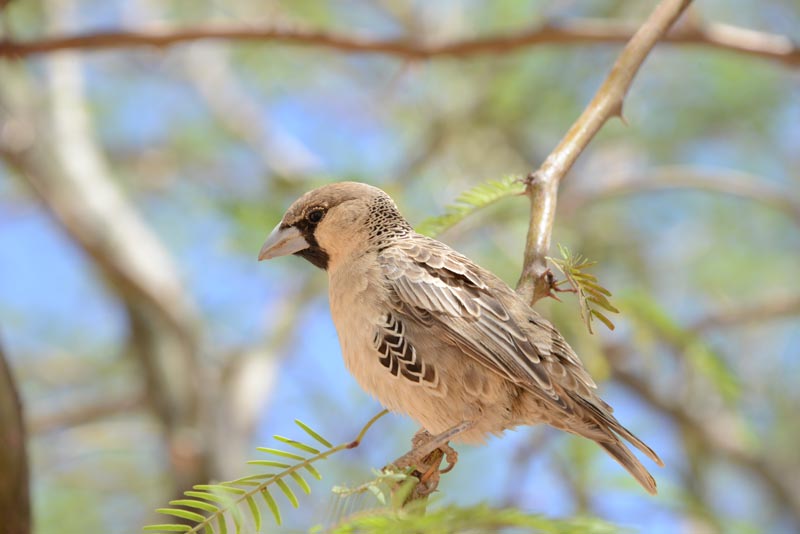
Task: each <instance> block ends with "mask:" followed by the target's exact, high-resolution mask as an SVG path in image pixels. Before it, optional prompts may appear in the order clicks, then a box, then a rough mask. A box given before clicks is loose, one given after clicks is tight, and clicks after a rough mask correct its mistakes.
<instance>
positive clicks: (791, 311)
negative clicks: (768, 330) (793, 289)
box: [689, 295, 800, 332]
mask: <svg viewBox="0 0 800 534" xmlns="http://www.w3.org/2000/svg"><path fill="white" fill-rule="evenodd" d="M795 315H800V295H784V296H781V297H772V298H769V299H767V300H765V301H764V302H760V303H753V304H748V303H746V302H743V303H740V304H738V305H737V306H735V307H732V308H726V309H724V310H721V311H718V312H716V313H709V314H708V315H706V316H705V317H703V318H701V319H699V320H698V321H697V322H695V323H694V324H693V325H692V326H691V327H689V330H690V331H691V332H705V331H707V330H711V329H714V328H725V327H729V326H734V325H741V324H747V323H757V322H764V321H770V320H774V319H780V318H783V317H791V316H795Z"/></svg>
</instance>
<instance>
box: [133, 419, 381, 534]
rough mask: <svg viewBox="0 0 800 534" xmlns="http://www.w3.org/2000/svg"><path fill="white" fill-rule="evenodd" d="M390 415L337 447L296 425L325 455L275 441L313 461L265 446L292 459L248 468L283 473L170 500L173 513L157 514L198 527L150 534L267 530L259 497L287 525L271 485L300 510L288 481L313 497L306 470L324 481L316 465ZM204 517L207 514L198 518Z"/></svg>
mask: <svg viewBox="0 0 800 534" xmlns="http://www.w3.org/2000/svg"><path fill="white" fill-rule="evenodd" d="M386 413H387V412H386V410H384V411H382V412H381V413H379V414H378V415H376V416H375V417H373V418H372V419H370V420H369V422H367V424H366V425H364V427H363V428H362V429H361V432H360V433H359V434H358V436H357V437H356V439H355V441H351V442H347V443H342V444H340V445H337V446H333V445H331V443H330V442H329V441H328V440H326V439H325V438H323V437H322V436H320V435H319V434H318V433H317V432H315V431H314V430H312V429H311V428H310V427H308V425H306V424H304V423H301V422H300V421H296V423H297V426H299V427H300V428H301V429H302V430H303V431H304V432H305V433H306V434H308V435H310V436H311V437H312V438H314V439H315V440H316V441H317V442H319V443H320V444H323V445H325V447H326V448H325V450H319V449H317V448H316V447H312V446H311V445H308V444H306V443H303V442H302V441H298V440H294V439H290V438H285V437H283V436H275V439H276V440H277V441H278V442H280V443H285V444H287V445H289V446H291V447H293V448H295V449H297V450H300V451H303V452H305V453H310V454H312V456H309V457H305V456H301V455H299V454H296V453H294V452H289V451H284V450H281V449H275V448H270V447H259V448H258V450H259V451H260V452H263V453H266V454H270V455H273V456H277V457H280V458H282V459H284V458H285V459H287V461H275V460H260V459H259V460H252V461H250V462H248V463H250V464H251V465H257V466H261V467H268V468H272V469H278V471H276V472H267V473H258V474H255V475H249V476H246V477H242V478H239V479H236V480H232V481H228V482H221V483H219V484H198V485H196V486H194V487H193V488H192V489H191V490H188V491H185V492H184V495H185V496H186V498H185V499H176V500H174V501H170V503H169V504H170V506H171V508H159V509H158V510H156V511H157V512H159V513H162V514H165V515H170V516H174V517H178V518H181V519H184V520H187V521H191V522H193V523H195V524H194V525H183V524H180V525H177V524H157V525H148V526H146V527H144V531H146V532H186V533H189V534H193V533H197V532H207V533H210V534H215V533H216V532H217V531H216V530H215V528H214V525H215V524H216V526H217V527H218V529H219V532H220V533H221V534H227V532H228V527H229V523H228V522H229V521H231V522H232V523H233V525H234V528H235V531H236V532H237V533H239V532H242V528H243V526H245V525H247V524H248V523H249V525H252V527H254V529H255V531H260V530H261V524H262V517H261V511H260V509H259V507H258V503H257V501H256V497H257V496H258V495H259V494H260V495H261V498H262V500H263V501H264V503H266V505H267V508H269V510H270V513H271V514H272V517H273V518H274V519H275V522H276V523H277V524H279V525H280V524H281V512H280V508H279V506H278V503H277V502H276V501H275V499H274V498H273V496H272V494H271V493H270V491H269V490H270V486H274V487H277V488H278V489H279V490H280V491H281V493H283V494H284V495H285V496H286V498H287V499H288V500H289V503H290V504H291V505H292V506H293V507H295V508H297V507H298V506H300V501H299V499H298V498H297V495H296V494H295V491H294V490H293V489H292V488H291V487H290V486H289V484H288V483H287V480H289V479H291V480H293V481H294V483H295V484H296V485H297V487H299V488H300V489H301V490H302V491H303V493H306V494H310V493H311V486H309V484H308V482H307V481H306V479H305V478H303V476H302V475H300V471H302V470H306V471H308V472H309V473H310V474H311V475H312V476H313V477H314V478H316V479H319V478H321V476H320V474H319V471H317V470H316V468H314V467H313V465H312V464H314V463H315V462H319V461H321V460H324V459H325V458H328V457H329V456H331V455H333V454H335V453H337V452H340V451H344V450H347V449H351V448H353V447H354V446H355V445H354V444H357V443H358V442H360V441H361V439H363V437H364V434H366V432H367V430H369V428H370V427H371V426H372V425H373V424H374V423H375V422H376V421H377V420H378V419H379V418H380V417H382V416H384V415H385V414H386ZM198 511H199V512H202V513H198Z"/></svg>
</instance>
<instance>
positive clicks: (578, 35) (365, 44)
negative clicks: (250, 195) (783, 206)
mask: <svg viewBox="0 0 800 534" xmlns="http://www.w3.org/2000/svg"><path fill="white" fill-rule="evenodd" d="M635 31H636V26H633V25H631V24H629V23H625V22H617V21H607V20H592V19H584V20H581V19H579V20H573V21H566V22H548V23H545V24H543V25H541V26H537V27H535V28H531V29H527V30H524V31H521V32H516V33H508V34H501V35H491V36H487V37H479V38H475V39H463V40H459V41H455V42H450V43H436V44H430V43H415V42H412V41H409V40H405V39H371V38H368V37H361V36H352V35H345V34H336V33H331V32H326V31H322V30H308V29H299V28H296V27H285V28H280V27H275V28H252V27H245V28H242V27H235V26H228V27H226V26H199V27H195V28H179V29H175V28H171V29H160V28H159V29H153V28H151V29H141V30H130V31H124V30H111V31H105V32H93V33H84V34H77V35H62V36H55V37H47V38H41V39H36V40H31V41H16V40H14V39H2V40H0V58H15V57H16V58H25V57H30V56H35V55H39V54H46V53H50V52H54V51H57V50H84V51H92V50H95V51H96V50H109V49H119V48H134V47H151V48H162V49H163V48H168V47H171V46H174V45H178V44H182V43H189V42H194V41H200V40H224V41H242V42H260V43H265V42H275V43H282V44H288V45H295V46H309V47H319V48H327V49H330V50H332V51H335V52H345V53H359V54H374V55H387V56H394V57H399V58H403V59H415V60H424V59H430V58H433V57H439V56H442V57H454V58H467V57H471V56H476V55H485V54H507V53H509V52H513V51H516V50H521V49H524V48H529V47H533V46H542V45H552V44H561V45H578V44H618V43H625V42H628V41H629V40H630V39H631V37H632V36H633V35H634V32H635ZM663 42H666V43H673V44H688V45H701V46H707V47H710V48H714V49H719V50H728V51H732V52H737V53H739V54H744V55H748V56H753V57H760V58H766V59H771V60H774V61H778V62H781V63H783V64H785V65H788V66H797V65H800V48H799V47H798V46H797V45H796V44H795V43H793V42H792V40H791V39H790V38H789V37H787V36H785V35H775V34H770V33H765V32H759V31H755V30H751V29H747V28H739V27H736V26H730V25H727V24H719V23H706V24H697V25H691V26H687V27H685V28H680V29H677V30H676V31H674V32H672V33H670V34H669V35H666V36H664V37H663Z"/></svg>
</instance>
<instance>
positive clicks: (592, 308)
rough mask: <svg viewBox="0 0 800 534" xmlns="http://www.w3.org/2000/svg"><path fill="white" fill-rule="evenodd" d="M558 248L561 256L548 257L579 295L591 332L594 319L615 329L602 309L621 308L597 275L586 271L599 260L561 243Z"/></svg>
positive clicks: (581, 309)
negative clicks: (589, 257) (590, 258)
mask: <svg viewBox="0 0 800 534" xmlns="http://www.w3.org/2000/svg"><path fill="white" fill-rule="evenodd" d="M558 250H559V252H561V258H549V257H548V258H547V259H548V260H550V261H551V262H553V264H554V265H555V266H556V268H557V269H558V270H559V271H561V273H562V274H563V275H564V277H565V278H566V279H567V282H568V283H569V284H570V286H572V289H573V290H574V291H575V293H576V294H577V295H578V304H579V306H580V313H581V319H583V322H584V323H586V328H587V329H588V330H589V333H590V334H593V333H594V331H593V330H592V321H593V320H594V319H597V320H598V321H600V322H601V323H603V324H604V325H606V327H607V328H608V329H609V330H614V323H612V322H611V320H610V319H609V318H608V317H607V316H606V315H605V313H604V312H603V311H601V310H605V311H606V312H610V313H619V310H618V309H617V308H616V307H614V305H613V304H611V301H609V300H608V298H609V297H610V296H611V292H610V291H609V290H608V289H606V288H604V287H603V286H601V285H600V284H599V283H598V281H597V277H596V276H595V275H593V274H591V273H587V272H586V270H587V269H590V268H592V267H594V266H595V265H597V262H596V261H589V260H587V259H586V258H584V257H583V256H581V255H580V254H575V255H573V254H572V252H570V250H569V249H568V248H567V247H565V246H562V245H561V244H559V245H558Z"/></svg>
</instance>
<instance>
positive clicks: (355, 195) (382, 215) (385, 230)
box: [258, 182, 411, 270]
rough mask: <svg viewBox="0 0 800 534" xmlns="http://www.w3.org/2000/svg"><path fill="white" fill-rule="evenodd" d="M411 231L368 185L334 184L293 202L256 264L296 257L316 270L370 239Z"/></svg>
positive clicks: (383, 195)
mask: <svg viewBox="0 0 800 534" xmlns="http://www.w3.org/2000/svg"><path fill="white" fill-rule="evenodd" d="M408 231H411V226H410V225H409V224H408V222H406V220H405V219H404V218H403V216H402V215H400V212H399V211H398V210H397V206H395V204H394V201H392V199H391V197H389V195H387V194H386V193H384V192H383V191H381V190H380V189H378V188H377V187H373V186H371V185H367V184H362V183H358V182H339V183H335V184H330V185H326V186H323V187H320V188H318V189H314V190H312V191H309V192H308V193H306V194H304V195H303V196H301V197H300V198H298V199H297V200H296V201H295V202H294V203H293V204H292V205H291V206H290V207H289V209H288V210H286V213H285V214H284V216H283V218H282V219H281V222H279V223H278V225H277V226H276V227H275V228H274V229H273V230H272V233H270V235H269V237H267V240H266V242H265V243H264V246H262V247H261V251H260V252H259V254H258V259H259V260H268V259H271V258H277V257H278V256H286V255H288V254H297V255H298V256H302V257H303V258H305V259H307V260H308V261H310V262H311V263H313V264H314V265H316V266H317V267H319V268H321V269H326V270H327V269H328V268H329V267H330V265H331V263H336V262H337V261H338V260H340V259H343V258H345V257H347V256H348V255H350V254H352V253H354V252H358V251H363V250H365V249H366V248H368V247H369V246H370V244H372V243H374V242H375V241H376V240H380V239H386V238H389V237H390V236H392V235H398V234H402V233H407V232H408Z"/></svg>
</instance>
